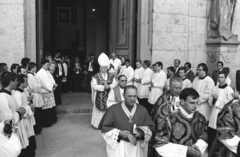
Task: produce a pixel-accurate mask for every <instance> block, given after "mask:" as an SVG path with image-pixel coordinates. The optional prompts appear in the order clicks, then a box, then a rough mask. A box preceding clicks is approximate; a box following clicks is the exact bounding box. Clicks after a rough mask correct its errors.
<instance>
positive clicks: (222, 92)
mask: <svg viewBox="0 0 240 157" xmlns="http://www.w3.org/2000/svg"><path fill="white" fill-rule="evenodd" d="M226 78H227V74H226V73H225V72H224V71H223V70H222V71H219V72H218V82H219V85H218V86H215V87H214V88H213V94H212V97H213V99H214V100H215V101H214V103H213V108H212V112H211V114H210V118H209V125H208V126H209V128H208V139H209V143H208V144H209V146H211V145H212V143H213V140H214V138H215V137H216V134H217V132H216V128H217V116H218V113H219V112H220V111H221V110H222V108H223V107H224V105H225V104H227V103H228V102H229V101H231V100H232V99H233V97H232V94H233V93H234V91H233V89H232V88H231V87H230V86H228V85H227V83H226Z"/></svg>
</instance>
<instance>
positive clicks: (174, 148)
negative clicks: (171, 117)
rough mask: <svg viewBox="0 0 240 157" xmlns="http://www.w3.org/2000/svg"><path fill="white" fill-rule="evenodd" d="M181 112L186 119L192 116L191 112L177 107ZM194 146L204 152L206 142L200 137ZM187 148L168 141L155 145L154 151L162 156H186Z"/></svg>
mask: <svg viewBox="0 0 240 157" xmlns="http://www.w3.org/2000/svg"><path fill="white" fill-rule="evenodd" d="M179 109H180V110H181V112H182V114H183V115H184V116H185V117H187V118H188V119H190V118H192V117H193V114H188V113H187V112H186V111H185V110H184V109H183V108H181V107H180V108H179ZM195 145H196V146H198V147H199V149H200V152H201V153H202V154H204V152H205V150H206V148H207V146H208V144H207V143H206V142H205V141H203V140H202V139H198V140H197V142H196V143H195ZM187 149H188V146H184V145H181V144H175V143H172V142H170V143H168V144H165V145H163V146H161V147H157V148H156V151H157V152H158V154H160V155H161V156H162V157H186V156H187Z"/></svg>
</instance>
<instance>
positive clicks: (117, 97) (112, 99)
mask: <svg viewBox="0 0 240 157" xmlns="http://www.w3.org/2000/svg"><path fill="white" fill-rule="evenodd" d="M126 86H127V77H126V76H125V75H120V76H118V85H116V86H115V87H114V88H113V89H111V91H110V92H109V94H108V99H107V108H109V107H111V106H112V105H114V104H117V103H119V102H122V101H124V97H123V91H124V88H125V87H126Z"/></svg>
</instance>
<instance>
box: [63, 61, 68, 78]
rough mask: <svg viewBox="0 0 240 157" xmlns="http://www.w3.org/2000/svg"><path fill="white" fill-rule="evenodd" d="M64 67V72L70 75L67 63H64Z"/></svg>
mask: <svg viewBox="0 0 240 157" xmlns="http://www.w3.org/2000/svg"><path fill="white" fill-rule="evenodd" d="M63 69H64V74H65V76H66V77H67V75H68V67H67V64H66V63H63Z"/></svg>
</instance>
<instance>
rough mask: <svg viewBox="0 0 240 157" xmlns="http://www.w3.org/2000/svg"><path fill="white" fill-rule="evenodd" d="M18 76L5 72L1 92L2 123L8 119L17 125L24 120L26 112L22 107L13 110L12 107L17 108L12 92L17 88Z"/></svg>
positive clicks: (0, 109) (0, 114)
mask: <svg viewBox="0 0 240 157" xmlns="http://www.w3.org/2000/svg"><path fill="white" fill-rule="evenodd" d="M17 84H18V82H17V75H16V74H14V73H11V72H4V73H2V76H1V85H2V89H1V90H0V102H1V105H0V122H2V121H4V120H7V119H12V118H13V119H14V121H15V123H17V122H18V121H20V120H21V119H22V116H23V115H24V114H25V112H26V110H25V109H24V108H22V107H20V108H15V109H13V108H11V109H10V106H11V107H13V106H17V105H16V104H15V103H16V102H15V100H14V98H13V97H12V91H13V90H15V89H16V88H17Z"/></svg>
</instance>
